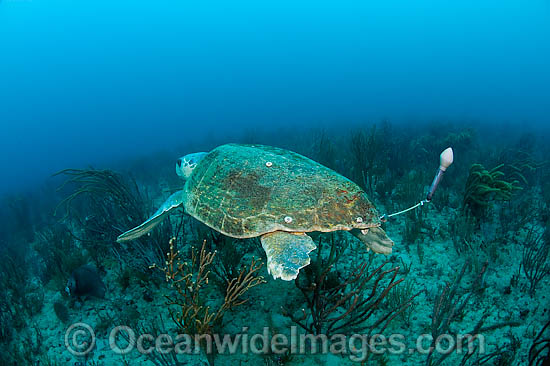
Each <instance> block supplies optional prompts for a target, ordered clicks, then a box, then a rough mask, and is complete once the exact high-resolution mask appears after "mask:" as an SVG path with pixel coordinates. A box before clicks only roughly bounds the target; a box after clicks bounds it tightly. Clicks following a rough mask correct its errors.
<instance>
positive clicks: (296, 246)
mask: <svg viewBox="0 0 550 366" xmlns="http://www.w3.org/2000/svg"><path fill="white" fill-rule="evenodd" d="M261 242H262V247H263V248H264V250H265V254H266V255H267V271H268V272H269V274H271V275H272V276H273V278H274V279H277V278H281V279H282V280H285V281H290V280H293V279H295V278H296V277H298V272H300V269H301V268H304V267H305V266H307V265H308V264H309V262H310V259H309V253H310V252H311V251H312V250H314V249H316V248H317V247H316V246H315V244H314V243H313V240H312V239H311V238H310V237H309V236H307V235H306V234H304V233H288V232H285V231H275V232H273V233H268V234H264V235H262V237H261Z"/></svg>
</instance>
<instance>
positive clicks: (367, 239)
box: [351, 227, 393, 254]
mask: <svg viewBox="0 0 550 366" xmlns="http://www.w3.org/2000/svg"><path fill="white" fill-rule="evenodd" d="M365 231H366V233H364V232H365ZM351 233H352V234H353V235H354V236H355V237H356V238H357V239H359V240H361V241H362V242H363V243H365V244H366V245H367V248H369V249H372V251H373V252H375V253H379V254H391V252H392V247H393V240H391V239H390V238H388V235H386V232H385V231H384V230H382V228H380V227H371V228H369V229H366V230H357V229H353V230H351Z"/></svg>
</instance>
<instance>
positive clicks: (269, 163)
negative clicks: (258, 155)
mask: <svg viewBox="0 0 550 366" xmlns="http://www.w3.org/2000/svg"><path fill="white" fill-rule="evenodd" d="M265 166H266V167H268V168H270V167H272V166H273V163H272V162H271V161H268V162H266V163H265Z"/></svg>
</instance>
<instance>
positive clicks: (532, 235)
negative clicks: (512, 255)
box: [521, 226, 550, 296]
mask: <svg viewBox="0 0 550 366" xmlns="http://www.w3.org/2000/svg"><path fill="white" fill-rule="evenodd" d="M547 230H548V229H546V230H545V231H544V232H543V231H541V230H537V229H536V228H535V227H534V226H531V227H530V228H529V230H528V231H527V235H526V237H525V240H524V241H523V255H522V259H521V267H522V268H523V273H524V274H525V277H527V279H528V280H529V284H530V285H529V295H531V296H534V295H535V291H536V289H537V286H538V284H539V283H540V281H541V280H542V279H543V278H544V277H546V276H548V274H550V264H549V263H548V253H549V252H550V240H549V235H548V232H547Z"/></svg>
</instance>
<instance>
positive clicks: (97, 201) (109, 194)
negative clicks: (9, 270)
mask: <svg viewBox="0 0 550 366" xmlns="http://www.w3.org/2000/svg"><path fill="white" fill-rule="evenodd" d="M56 175H65V176H67V177H68V178H67V180H66V181H65V182H64V183H63V184H62V185H61V186H60V187H59V188H58V190H63V189H65V187H69V186H72V187H73V188H72V190H71V191H69V194H68V195H67V197H66V198H65V199H63V200H62V201H61V202H60V203H59V204H58V205H57V207H56V210H55V213H57V211H60V210H61V209H62V208H63V209H64V211H65V212H64V216H63V217H62V220H64V219H67V218H70V219H71V220H72V221H73V222H75V223H76V225H77V226H78V228H79V229H80V231H81V232H82V234H81V235H79V236H77V235H75V234H74V233H72V232H71V234H72V235H73V236H75V238H77V239H78V240H79V241H80V242H81V243H82V245H83V247H84V248H85V249H86V250H87V251H88V253H89V254H90V256H91V257H92V259H93V260H94V262H95V263H96V265H98V266H99V265H100V263H99V262H101V261H102V260H103V259H104V258H105V257H106V256H107V255H110V254H111V253H112V252H114V253H115V255H116V257H117V258H118V259H119V260H120V261H121V262H124V264H126V265H128V266H130V267H132V268H133V269H134V270H137V271H140V272H144V271H146V270H147V268H148V267H149V266H150V265H152V264H153V263H158V264H161V263H164V253H166V252H167V251H168V246H167V243H168V241H169V238H170V237H171V236H172V228H171V226H170V221H168V220H167V221H165V222H164V223H162V224H160V225H159V226H160V229H157V230H155V231H153V232H151V234H150V235H148V236H144V237H142V238H139V239H136V240H135V241H134V242H133V245H131V246H123V245H120V244H117V243H116V242H115V240H116V238H117V236H118V235H119V234H120V232H121V228H125V227H131V226H134V225H136V223H140V222H143V221H144V220H145V219H146V218H147V217H148V213H149V212H148V211H150V208H149V207H148V206H147V205H146V204H145V203H144V202H148V201H147V200H144V199H143V194H142V192H141V190H140V188H139V186H138V184H137V183H136V181H135V180H133V179H127V178H124V177H123V176H121V175H120V174H118V173H116V172H113V171H111V170H95V169H66V170H63V171H61V172H59V173H56Z"/></svg>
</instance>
